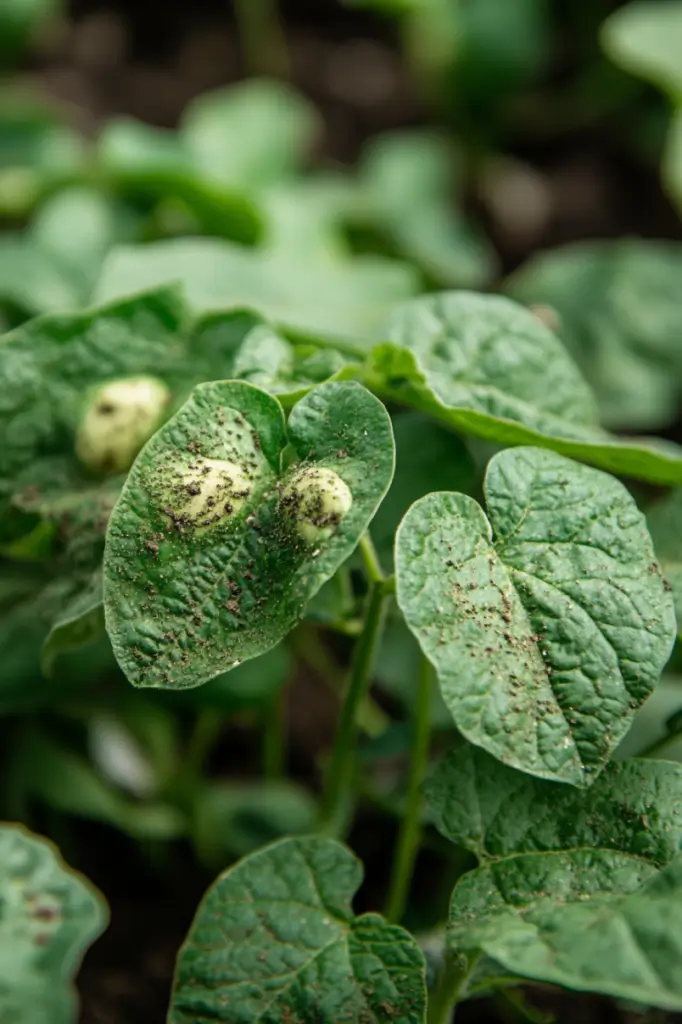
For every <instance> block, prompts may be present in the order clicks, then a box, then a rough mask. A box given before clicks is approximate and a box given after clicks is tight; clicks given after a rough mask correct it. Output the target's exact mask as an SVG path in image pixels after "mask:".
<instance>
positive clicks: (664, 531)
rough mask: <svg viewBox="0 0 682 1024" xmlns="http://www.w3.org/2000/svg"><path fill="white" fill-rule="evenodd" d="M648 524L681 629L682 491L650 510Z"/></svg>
mask: <svg viewBox="0 0 682 1024" xmlns="http://www.w3.org/2000/svg"><path fill="white" fill-rule="evenodd" d="M647 523H648V526H649V531H650V533H651V539H652V540H653V542H654V548H655V550H656V557H657V558H658V560H659V562H660V563H661V569H662V570H663V575H664V576H665V578H666V579H667V581H668V583H669V584H670V586H671V587H672V594H673V598H674V601H675V614H676V616H677V627H678V629H680V628H681V626H682V488H677V489H675V490H674V491H671V492H670V494H669V495H668V496H667V497H666V498H664V499H663V500H662V501H658V502H656V504H655V505H652V506H651V508H649V509H648V510H647Z"/></svg>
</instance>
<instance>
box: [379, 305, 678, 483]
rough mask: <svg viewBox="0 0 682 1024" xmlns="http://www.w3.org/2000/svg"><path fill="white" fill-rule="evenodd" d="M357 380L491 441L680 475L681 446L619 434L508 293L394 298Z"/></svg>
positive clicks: (628, 470)
mask: <svg viewBox="0 0 682 1024" xmlns="http://www.w3.org/2000/svg"><path fill="white" fill-rule="evenodd" d="M385 333H387V334H388V336H389V337H390V338H391V339H392V343H389V344H383V345H380V346H378V347H377V348H375V349H374V351H373V352H372V355H371V357H370V359H369V360H368V362H367V364H366V366H365V368H364V371H363V373H362V379H363V380H364V381H365V383H366V384H367V386H368V387H370V388H371V389H372V390H373V391H375V392H376V393H377V394H380V395H382V396H383V397H384V398H385V399H390V400H393V401H397V402H402V403H403V404H407V405H412V406H414V407H415V408H417V409H419V410H421V411H422V412H426V413H428V414H429V415H431V416H434V417H435V418H436V419H439V420H440V421H441V422H443V423H444V424H445V425H446V426H450V427H453V428H454V429H456V430H459V431H461V432H464V433H468V434H474V435H475V436H477V437H480V438H483V439H484V440H487V441H492V442H494V443H495V444H506V445H518V444H532V445H537V446H539V447H543V448H551V449H553V450H555V451H558V452H561V453H562V454H564V455H569V456H572V457H574V458H578V459H582V460H583V461H585V462H591V463H593V464H594V465H596V466H599V467H600V468H601V469H606V470H608V471H610V472H614V473H620V474H622V475H625V476H632V477H640V478H642V479H644V480H650V481H652V482H654V483H676V482H680V481H682V450H681V449H680V448H678V447H677V446H676V445H672V444H669V443H668V442H663V441H659V440H655V441H653V440H651V439H647V440H646V442H645V441H643V440H642V441H638V440H637V439H632V440H628V441H620V440H618V439H617V438H615V437H613V436H612V435H610V434H607V433H606V432H605V431H601V430H600V429H599V428H598V426H597V408H596V403H595V401H594V398H593V396H592V394H591V392H590V390H589V388H588V386H587V384H586V383H585V381H584V380H583V379H582V378H581V376H580V374H579V372H578V370H577V368H576V367H575V365H574V364H573V363H572V361H571V359H570V357H569V356H568V354H567V353H566V351H565V349H564V348H563V347H562V345H561V344H560V343H559V341H558V339H557V338H555V336H554V335H553V334H552V333H551V331H549V330H548V329H547V328H546V327H545V326H543V324H541V323H540V321H539V320H538V319H537V318H536V317H534V316H533V315H532V313H530V312H529V311H528V310H525V309H523V308H522V307H520V306H517V305H516V304H515V303H513V302H511V301H510V300H509V299H505V298H502V297H500V296H492V295H475V294H473V293H468V292H445V293H442V294H440V295H431V296H426V297H424V298H420V299H415V300H414V301H412V302H409V303H406V304H404V305H402V306H399V307H398V309H397V310H396V311H395V313H394V314H393V316H392V317H391V319H390V321H389V323H388V325H387V329H386V332H385Z"/></svg>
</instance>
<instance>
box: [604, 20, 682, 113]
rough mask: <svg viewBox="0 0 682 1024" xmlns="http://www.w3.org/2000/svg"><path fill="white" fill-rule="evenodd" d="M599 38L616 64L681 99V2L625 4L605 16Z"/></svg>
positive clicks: (675, 98)
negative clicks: (607, 16) (608, 15)
mask: <svg viewBox="0 0 682 1024" xmlns="http://www.w3.org/2000/svg"><path fill="white" fill-rule="evenodd" d="M601 41H602V45H603V47H604V49H605V51H606V53H607V54H608V55H609V57H610V58H611V59H612V60H613V61H614V63H616V64H618V65H619V67H621V68H624V69H625V70H626V71H629V72H630V73H631V74H633V75H637V76H638V77H639V78H645V79H647V80H648V81H650V82H653V84H654V85H657V86H658V87H659V88H660V89H662V90H663V91H664V92H667V93H669V94H670V96H671V97H672V98H673V99H674V100H676V101H677V102H678V103H679V102H682V66H681V65H680V47H681V46H682V3H679V2H677V0H672V2H671V0H646V2H643V0H639V2H637V3H631V4H626V6H625V7H623V8H621V10H618V11H616V12H615V13H614V14H612V15H611V16H610V17H609V18H607V20H606V22H605V23H604V25H603V27H602V33H601Z"/></svg>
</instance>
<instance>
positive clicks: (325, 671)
mask: <svg viewBox="0 0 682 1024" xmlns="http://www.w3.org/2000/svg"><path fill="white" fill-rule="evenodd" d="M361 632H362V624H360V629H359V630H358V632H357V634H356V635H357V636H359V635H360V633H361ZM292 642H293V645H294V649H295V651H296V653H297V654H298V656H299V658H300V659H301V660H302V661H304V662H305V663H306V665H308V666H309V667H310V668H311V669H312V670H313V672H314V673H315V674H316V675H318V676H319V677H320V679H321V680H322V681H323V682H325V683H326V684H327V686H328V687H329V689H330V690H331V691H332V693H334V694H335V695H336V696H337V697H340V696H341V694H342V692H343V689H344V684H345V680H344V678H343V672H342V670H341V669H340V668H339V666H338V665H337V663H336V661H335V660H334V658H333V657H332V655H331V654H330V653H329V651H328V649H327V648H326V647H325V645H324V643H322V641H321V640H320V636H319V633H318V631H317V630H316V629H315V628H314V627H313V626H310V625H308V624H305V623H304V624H303V626H301V627H300V628H299V630H297V631H296V633H294V634H292ZM390 721H391V720H390V718H389V716H388V715H387V714H386V712H385V711H384V710H383V709H382V708H380V707H379V705H378V704H377V703H376V702H375V701H374V700H373V699H372V697H371V696H370V695H369V694H366V695H365V697H364V698H363V701H362V704H361V705H360V707H359V708H358V727H359V728H360V730H361V731H362V732H364V733H365V734H366V735H367V736H372V737H373V736H380V735H381V733H382V732H384V731H385V730H386V729H387V728H388V726H389V724H390Z"/></svg>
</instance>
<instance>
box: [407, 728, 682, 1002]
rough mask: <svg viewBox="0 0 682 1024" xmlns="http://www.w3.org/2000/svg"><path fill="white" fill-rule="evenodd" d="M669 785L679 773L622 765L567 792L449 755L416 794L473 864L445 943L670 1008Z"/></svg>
mask: <svg viewBox="0 0 682 1024" xmlns="http://www.w3.org/2000/svg"><path fill="white" fill-rule="evenodd" d="M681 786H682V769H681V768H680V767H679V766H678V765H672V764H668V763H665V762H655V761H631V762H622V763H620V764H611V765H609V766H608V767H607V769H606V770H605V771H604V773H603V774H602V776H601V777H600V778H599V779H598V781H597V782H596V783H595V784H594V786H593V787H592V788H591V789H590V790H589V791H588V792H587V793H576V792H575V791H574V790H571V789H569V788H567V787H565V786H557V785H555V784H553V783H549V782H544V781H541V780H538V779H533V778H530V777H528V776H523V775H519V774H518V773H516V772H513V771H510V770H509V769H506V768H504V767H503V766H502V765H500V764H499V763H497V762H495V761H493V760H492V759H491V758H489V757H488V756H487V755H485V754H483V753H482V752H481V751H476V750H473V749H472V748H470V747H462V748H460V749H458V750H457V751H455V752H454V753H453V754H451V755H450V756H449V757H447V758H446V759H445V761H443V762H442V763H441V764H440V765H439V767H438V769H437V770H436V773H435V775H434V777H433V778H432V779H431V780H430V781H429V783H427V795H428V798H429V802H430V803H431V805H432V808H433V810H434V811H435V816H436V822H437V825H438V827H439V829H440V830H441V831H442V832H443V833H444V834H445V835H446V836H447V837H448V838H450V839H453V840H454V841H455V842H457V843H461V844H463V845H464V846H466V847H467V848H468V849H471V850H473V851H474V852H475V853H476V854H477V856H478V857H479V859H480V860H481V861H482V866H481V867H480V868H478V869H476V870H474V871H471V872H469V873H468V874H466V875H464V876H463V878H462V879H461V880H460V881H459V882H458V884H457V886H456V887H455V890H454V892H453V896H452V902H451V908H450V926H449V931H448V944H449V946H450V947H451V948H452V949H454V950H457V951H460V952H465V953H467V954H471V953H476V952H478V951H482V952H483V953H485V954H486V955H487V956H488V957H490V958H492V959H493V960H494V961H496V962H497V963H498V964H500V965H502V968H503V969H505V971H506V973H508V974H511V975H516V976H520V977H531V978H536V979H538V980H540V981H546V982H550V983H554V984H559V985H565V986H567V987H569V988H577V989H584V990H587V991H597V992H605V993H608V994H611V995H613V996H616V997H618V998H623V999H632V1000H637V1001H638V1002H642V1003H646V1004H649V1005H658V1006H670V1007H676V1008H677V1007H679V1006H680V1005H681V1000H682V989H681V988H680V985H679V976H678V972H677V970H676V968H675V966H674V965H675V964H676V963H677V958H678V955H679V953H678V951H679V949H680V945H681V943H682V931H681V930H680V927H679V923H678V922H679V908H680V905H682V872H681V870H680V864H681V858H680V857H679V855H678V850H679V845H680V838H681V836H680V825H679V822H678V820H677V818H678V814H677V807H678V804H679V797H680V791H681V790H680V787H681ZM661 867H663V868H664V870H663V871H661V872H660V873H659V872H658V869H659V868H661ZM664 894H665V896H664ZM664 900H667V901H669V903H668V905H667V906H664Z"/></svg>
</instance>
